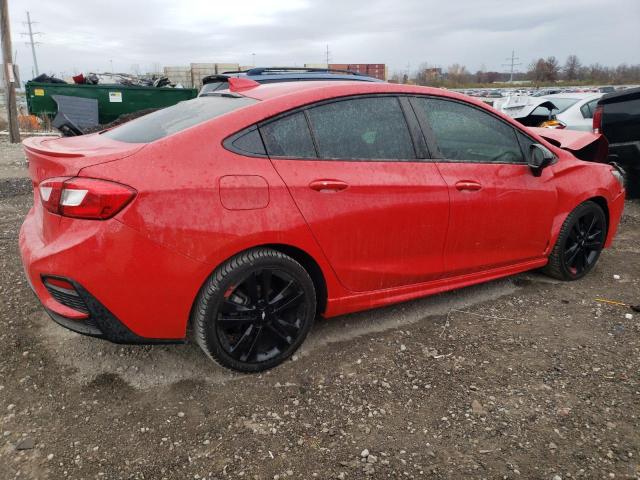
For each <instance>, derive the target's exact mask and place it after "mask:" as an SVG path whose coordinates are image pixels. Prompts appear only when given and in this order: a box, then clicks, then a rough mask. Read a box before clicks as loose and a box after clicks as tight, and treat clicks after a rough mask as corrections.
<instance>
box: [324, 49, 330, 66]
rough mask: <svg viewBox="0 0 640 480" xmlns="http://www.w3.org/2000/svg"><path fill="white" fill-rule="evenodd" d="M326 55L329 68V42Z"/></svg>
mask: <svg viewBox="0 0 640 480" xmlns="http://www.w3.org/2000/svg"><path fill="white" fill-rule="evenodd" d="M325 55H326V57H325V58H326V60H327V62H326V63H327V68H329V44H327V50H326V53H325Z"/></svg>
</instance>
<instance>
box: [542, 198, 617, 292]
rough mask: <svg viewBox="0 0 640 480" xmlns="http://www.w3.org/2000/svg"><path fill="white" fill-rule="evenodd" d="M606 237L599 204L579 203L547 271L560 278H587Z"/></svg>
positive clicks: (555, 248)
mask: <svg viewBox="0 0 640 480" xmlns="http://www.w3.org/2000/svg"><path fill="white" fill-rule="evenodd" d="M606 236H607V219H606V216H605V214H604V211H603V210H602V207H600V206H599V205H598V204H597V203H595V202H592V201H587V202H584V203H582V204H580V205H579V206H578V207H577V208H576V209H575V210H574V211H573V212H571V214H569V216H568V217H567V219H566V220H565V223H564V224H563V226H562V229H561V231H560V235H559V236H558V240H557V241H556V245H555V247H554V249H553V251H552V252H551V255H550V256H549V263H548V264H547V266H546V267H545V271H546V272H547V273H548V274H549V275H551V276H553V277H555V278H558V279H560V280H577V279H579V278H582V277H584V276H585V275H586V274H587V273H588V272H589V271H590V270H591V269H592V268H593V267H594V266H595V264H596V262H597V261H598V258H599V257H600V253H601V252H602V249H603V247H604V243H605V240H606Z"/></svg>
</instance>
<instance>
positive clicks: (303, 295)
mask: <svg viewBox="0 0 640 480" xmlns="http://www.w3.org/2000/svg"><path fill="white" fill-rule="evenodd" d="M315 309H316V298H315V289H314V286H313V282H312V281H311V278H310V277H309V275H308V274H307V272H306V271H305V270H304V268H303V267H302V266H301V265H300V264H299V263H297V262H296V261H295V260H293V259H292V258H290V257H288V256H287V255H284V254H282V253H281V252H277V251H274V250H270V249H257V250H251V251H249V252H245V253H243V254H240V255H238V256H236V257H233V258H232V259H231V260H229V261H227V262H225V264H223V265H222V266H221V267H220V268H218V269H217V270H216V272H214V274H213V275H212V276H211V278H210V279H209V281H208V282H207V284H206V285H205V287H203V290H202V291H201V293H200V295H199V298H198V300H197V304H196V308H195V309H194V314H193V322H194V327H195V329H194V330H195V334H196V340H197V341H198V343H199V344H200V346H201V347H202V348H203V350H204V351H205V352H206V353H207V354H208V355H209V356H210V357H211V358H213V359H214V360H215V361H217V362H218V363H220V364H221V365H223V366H225V367H228V368H231V369H234V370H239V371H244V372H256V371H261V370H265V369H268V368H271V367H274V366H276V365H278V364H280V363H281V362H283V361H284V360H285V359H287V358H288V357H289V356H291V355H292V354H293V352H294V351H295V350H296V349H297V348H298V347H299V346H300V344H301V343H302V342H303V340H304V338H305V337H306V335H307V333H308V331H309V329H310V327H311V324H312V323H313V320H314V317H315V313H316V312H315Z"/></svg>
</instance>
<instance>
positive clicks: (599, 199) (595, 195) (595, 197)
mask: <svg viewBox="0 0 640 480" xmlns="http://www.w3.org/2000/svg"><path fill="white" fill-rule="evenodd" d="M589 201H591V202H594V203H595V204H596V205H598V206H599V207H600V208H602V210H603V211H604V215H605V219H606V221H607V235H606V237H605V238H606V239H607V240H606V243H605V248H606V245H608V244H609V241H610V239H609V236H610V234H611V222H610V211H609V201H608V200H607V198H606V197H605V196H604V195H602V192H599V191H597V192H591V193H589V194H586V195H584V196H582V197H580V198H579V199H578V201H577V202H576V201H575V200H573V199H572V201H571V202H570V203H569V202H566V203H564V204H565V205H567V203H568V206H570V208H567V209H566V210H565V209H562V210H561V211H559V212H558V213H557V214H556V217H555V219H554V221H553V227H552V234H551V239H550V241H549V247H548V251H547V254H549V253H551V251H552V250H553V247H554V245H555V243H556V241H557V240H558V236H559V235H560V229H561V228H562V225H563V224H564V222H565V221H566V219H567V217H569V215H570V214H571V212H573V211H574V210H575V209H576V208H578V207H579V206H580V205H582V204H583V203H585V202H589ZM565 208H566V207H565Z"/></svg>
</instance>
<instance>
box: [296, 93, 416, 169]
mask: <svg viewBox="0 0 640 480" xmlns="http://www.w3.org/2000/svg"><path fill="white" fill-rule="evenodd" d="M307 113H308V115H309V120H310V121H311V128H312V129H313V133H314V135H315V139H316V143H317V146H318V154H319V156H320V158H324V159H345V160H364V161H366V160H413V159H415V158H416V154H415V151H414V148H413V143H412V140H411V135H410V134H409V129H408V127H407V122H406V120H405V118H404V114H403V113H402V108H401V107H400V102H399V100H398V99H397V98H395V97H365V98H354V99H350V100H339V101H336V102H332V103H327V104H324V105H319V106H317V107H312V108H309V109H308V110H307Z"/></svg>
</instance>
